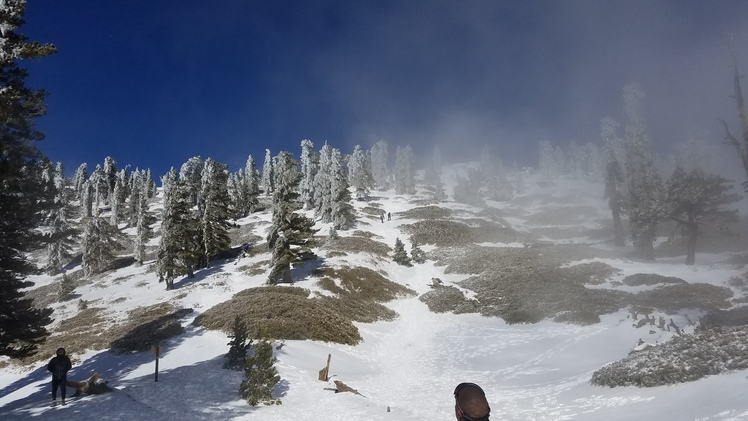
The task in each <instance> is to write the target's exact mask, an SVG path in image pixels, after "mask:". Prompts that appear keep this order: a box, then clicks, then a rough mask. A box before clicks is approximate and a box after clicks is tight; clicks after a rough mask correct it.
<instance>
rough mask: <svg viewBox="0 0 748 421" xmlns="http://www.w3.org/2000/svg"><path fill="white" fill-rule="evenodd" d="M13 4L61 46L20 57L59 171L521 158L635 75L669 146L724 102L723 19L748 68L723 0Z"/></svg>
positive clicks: (611, 102)
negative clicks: (377, 148)
mask: <svg viewBox="0 0 748 421" xmlns="http://www.w3.org/2000/svg"><path fill="white" fill-rule="evenodd" d="M26 21H27V24H26V25H25V26H24V27H23V28H22V30H21V32H23V33H24V34H26V35H28V36H29V37H31V38H32V39H34V40H39V41H42V42H50V43H53V44H55V45H56V46H57V48H58V53H57V54H56V55H54V56H53V57H50V58H47V59H43V60H40V61H38V62H34V63H30V64H27V65H26V67H28V68H29V70H30V72H31V77H30V78H29V84H31V85H32V86H34V87H39V88H44V89H46V90H47V91H49V92H50V96H49V97H48V100H47V104H48V115H47V116H45V117H43V118H42V119H40V120H39V122H38V125H39V127H40V128H41V129H42V130H43V131H44V132H45V133H46V135H47V139H46V140H44V141H43V142H41V144H40V147H41V148H42V150H43V151H44V152H45V153H46V154H47V155H48V156H49V157H50V159H52V160H53V161H62V162H63V163H64V164H65V165H66V167H67V169H68V171H73V170H74V169H75V168H76V167H77V166H78V165H79V164H80V163H82V162H87V163H88V164H89V166H93V165H95V164H96V163H98V162H103V159H104V157H105V156H107V155H110V156H112V157H113V158H115V160H116V161H117V163H118V164H119V165H120V166H124V165H125V164H130V165H132V166H133V167H140V168H146V167H149V168H151V169H153V171H154V173H155V175H161V174H163V173H165V172H166V171H167V170H168V168H169V167H170V166H176V167H179V166H180V165H181V164H182V163H183V162H184V161H186V160H187V159H188V158H190V157H192V156H196V155H200V156H201V157H202V158H203V159H205V158H207V157H212V158H214V159H216V160H218V161H220V162H225V163H228V164H229V166H230V169H231V170H236V169H237V168H239V167H240V166H243V165H244V161H245V160H246V158H247V155H249V154H252V155H254V156H255V158H256V159H257V160H258V162H260V163H261V162H262V159H263V156H264V150H265V148H270V149H271V151H272V152H273V154H275V153H277V152H278V151H280V150H289V151H291V152H292V153H293V154H294V155H296V156H298V153H299V150H300V147H299V143H300V141H301V139H304V138H308V139H311V140H312V141H314V143H315V147H316V148H317V149H319V147H321V146H322V144H323V143H324V142H325V141H328V142H329V143H330V144H331V145H332V146H335V147H339V148H341V149H342V150H343V152H346V153H349V152H351V151H352V148H353V146H354V145H356V144H361V145H363V146H365V147H369V146H370V145H371V144H373V143H374V142H376V141H377V140H380V139H383V140H385V141H387V142H388V143H389V144H390V146H391V148H392V149H393V150H394V147H395V146H396V145H398V144H400V145H405V144H411V145H412V146H413V147H414V149H415V150H416V152H417V153H419V151H424V152H428V151H430V149H431V145H433V144H439V145H440V147H441V149H442V151H443V155H445V157H451V158H454V159H459V160H472V159H478V154H479V151H480V148H481V146H482V145H484V144H489V145H491V147H492V148H493V149H494V151H495V153H496V155H498V156H501V157H503V158H502V159H503V160H504V161H506V162H507V163H510V162H511V161H512V160H514V159H517V160H519V161H520V163H524V164H535V161H536V157H537V144H538V142H539V141H540V140H550V141H552V142H554V143H557V144H562V145H565V144H567V143H568V142H569V141H570V140H575V141H577V142H581V143H585V142H588V141H594V142H599V122H600V119H601V118H603V117H605V116H606V115H611V116H613V117H615V118H618V119H619V120H620V119H622V99H621V89H622V87H623V85H624V84H626V83H627V82H630V81H637V82H639V83H640V84H641V85H642V87H643V89H644V91H645V93H646V95H647V97H646V99H645V106H646V111H647V115H646V118H647V121H648V123H649V127H650V130H651V133H652V138H653V143H655V147H657V148H659V149H663V150H664V149H665V148H666V145H669V144H671V143H672V142H674V141H679V140H684V138H685V137H687V136H689V135H692V134H693V133H701V134H702V136H707V137H710V138H714V139H715V142H718V141H719V140H720V139H721V137H722V136H721V133H720V131H719V130H720V128H719V126H718V123H717V122H716V120H715V118H717V117H721V118H725V119H728V120H730V121H735V111H734V108H733V103H732V102H731V101H732V99H731V98H730V97H729V95H730V94H731V80H730V69H729V66H728V65H729V55H728V47H727V45H728V41H729V40H730V39H731V38H733V39H734V40H735V41H734V42H735V45H736V46H737V47H738V48H737V50H738V51H739V54H738V59H739V61H740V63H741V64H742V66H743V68H744V69H745V71H746V72H748V55H747V54H745V52H746V51H748V25H747V24H746V22H748V2H743V1H737V0H735V1H728V0H720V1H715V2H701V1H692V0H682V1H681V0H673V1H658V0H627V1H617V2H611V1H597V0H596V1H593V0H585V1H562V2H561V1H550V0H544V1H488V0H485V1H473V0H467V1H440V0H431V1H426V0H407V1H390V0H376V1H375V0H370V1H362V0H341V1H325V0H320V1H317V0H315V1H284V0H268V1H257V0H255V1H248V0H247V1H243V0H221V1H215V2H207V1H193V0H159V1H152V0H107V1H84V0H65V1H60V0H31V1H30V2H29V4H28V6H27V13H26Z"/></svg>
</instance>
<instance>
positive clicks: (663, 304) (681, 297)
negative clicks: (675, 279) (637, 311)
mask: <svg viewBox="0 0 748 421" xmlns="http://www.w3.org/2000/svg"><path fill="white" fill-rule="evenodd" d="M732 295H733V293H732V290H730V289H729V288H726V287H718V286H714V285H710V284H702V283H697V284H676V285H668V286H663V287H659V288H656V289H653V290H650V291H643V292H640V293H639V294H636V296H635V304H637V305H640V306H643V307H651V308H656V309H659V310H662V311H664V312H665V313H668V314H673V313H676V312H677V311H678V310H680V309H684V308H697V309H702V310H706V311H716V310H720V309H726V308H729V307H730V302H729V301H728V300H729V299H730V297H732Z"/></svg>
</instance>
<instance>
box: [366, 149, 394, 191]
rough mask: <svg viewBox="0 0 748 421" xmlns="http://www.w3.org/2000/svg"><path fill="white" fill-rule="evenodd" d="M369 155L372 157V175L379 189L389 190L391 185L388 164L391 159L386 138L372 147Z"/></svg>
mask: <svg viewBox="0 0 748 421" xmlns="http://www.w3.org/2000/svg"><path fill="white" fill-rule="evenodd" d="M369 155H370V158H371V175H372V177H373V178H374V184H375V185H376V187H377V189H379V190H387V189H388V188H389V187H390V183H389V177H390V173H389V169H388V166H387V162H388V161H389V156H388V155H387V143H386V142H385V141H384V140H380V141H379V142H377V143H376V144H374V146H372V147H371V149H370V150H369Z"/></svg>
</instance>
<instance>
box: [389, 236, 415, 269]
mask: <svg viewBox="0 0 748 421" xmlns="http://www.w3.org/2000/svg"><path fill="white" fill-rule="evenodd" d="M393 252H394V253H393V255H392V260H393V261H394V262H395V263H397V264H398V265H402V266H413V264H412V263H411V262H410V257H408V252H407V251H405V244H403V242H402V241H400V239H399V238H396V239H395V248H394V250H393Z"/></svg>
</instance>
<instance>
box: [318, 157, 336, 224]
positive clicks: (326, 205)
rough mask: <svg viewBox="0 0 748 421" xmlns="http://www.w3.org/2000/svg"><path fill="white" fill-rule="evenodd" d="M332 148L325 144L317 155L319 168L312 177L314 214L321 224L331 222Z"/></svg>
mask: <svg viewBox="0 0 748 421" xmlns="http://www.w3.org/2000/svg"><path fill="white" fill-rule="evenodd" d="M332 200H333V199H332V147H331V146H330V145H328V144H327V143H325V145H324V146H322V149H321V150H320V153H319V167H318V169H317V174H316V175H315V176H314V214H315V215H316V216H317V217H318V218H320V220H321V221H322V222H323V223H327V222H331V221H332V207H333V203H332Z"/></svg>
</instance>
